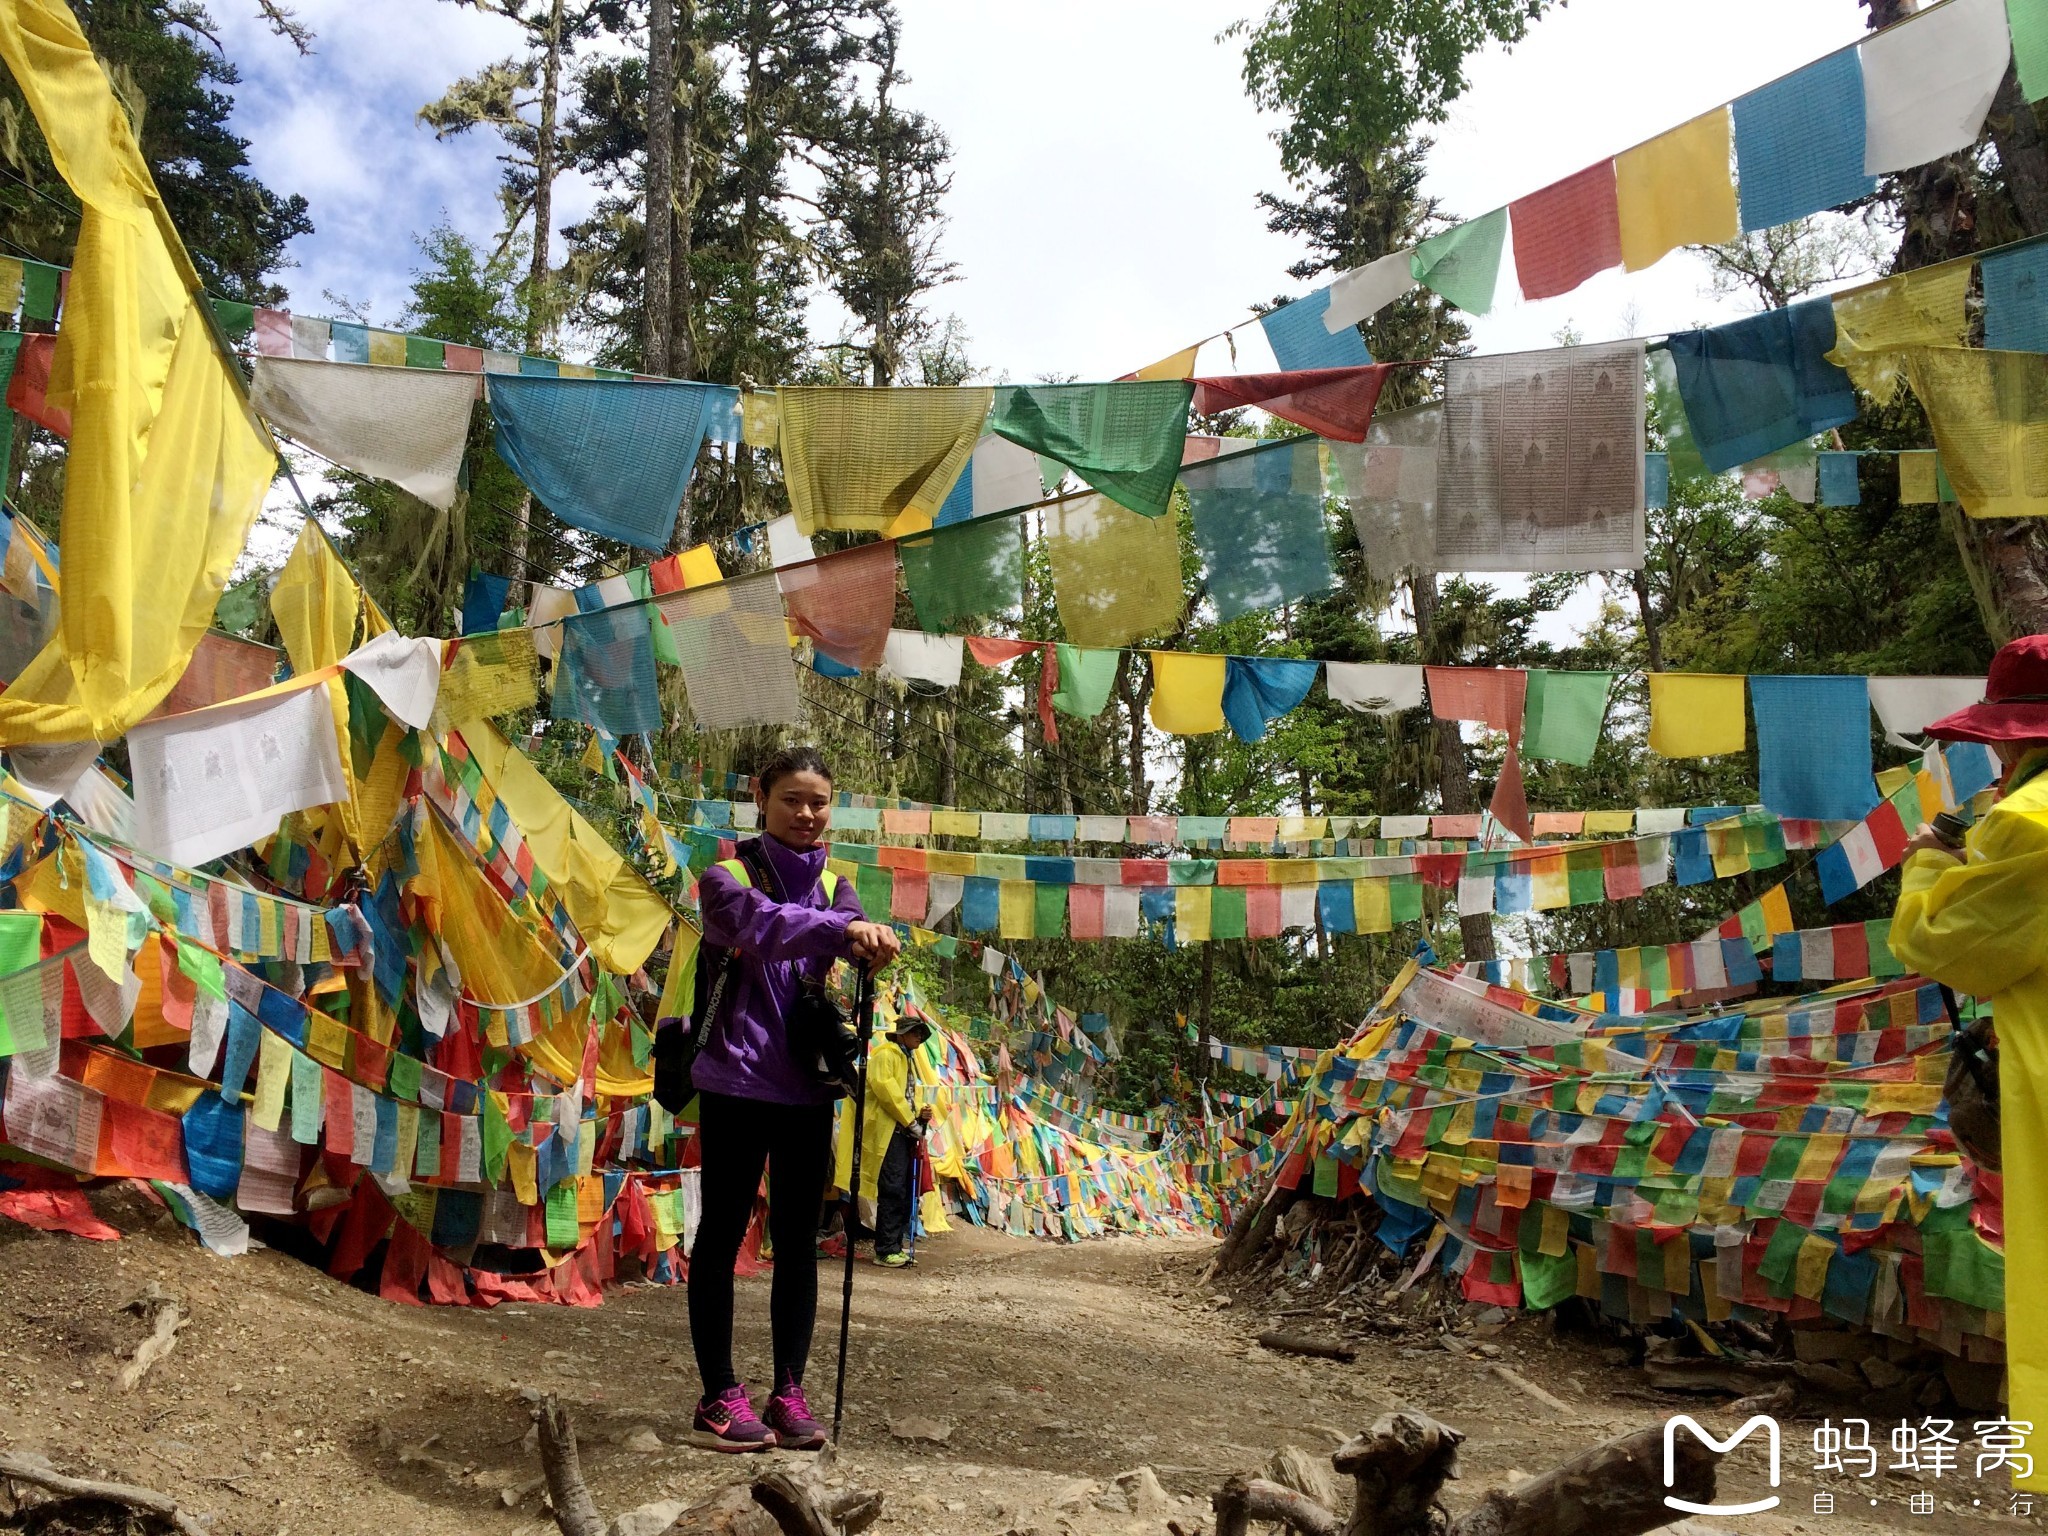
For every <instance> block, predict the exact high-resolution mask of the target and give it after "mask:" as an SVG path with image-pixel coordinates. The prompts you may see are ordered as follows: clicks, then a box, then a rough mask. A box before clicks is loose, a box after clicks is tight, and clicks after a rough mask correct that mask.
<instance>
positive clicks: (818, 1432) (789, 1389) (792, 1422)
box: [761, 1376, 825, 1451]
mask: <svg viewBox="0 0 2048 1536" xmlns="http://www.w3.org/2000/svg"><path fill="white" fill-rule="evenodd" d="M761 1416H762V1417H763V1418H764V1419H766V1420H767V1421H768V1428H769V1430H770V1431H771V1432H772V1433H773V1434H774V1436H775V1443H776V1444H777V1445H779V1446H781V1447H782V1449H784V1450H785V1451H821V1450H823V1449H824V1448H825V1428H824V1426H823V1425H822V1424H820V1423H819V1422H818V1421H817V1420H816V1419H814V1418H812V1417H811V1405H810V1401H809V1399H807V1398H806V1397H805V1396H804V1389H803V1386H802V1384H801V1383H799V1382H798V1381H797V1380H796V1379H795V1378H794V1377H791V1376H785V1377H783V1378H782V1380H781V1382H780V1383H779V1384H778V1385H777V1386H776V1388H775V1393H774V1395H773V1396H772V1397H770V1398H769V1399H768V1405H767V1408H766V1409H765V1410H764V1411H763V1413H762V1415H761Z"/></svg>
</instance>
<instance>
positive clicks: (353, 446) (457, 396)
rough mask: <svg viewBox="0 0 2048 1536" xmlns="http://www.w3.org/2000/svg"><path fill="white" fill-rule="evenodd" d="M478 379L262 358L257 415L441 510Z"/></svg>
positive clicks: (450, 490) (254, 398) (252, 389)
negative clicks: (374, 370) (375, 370)
mask: <svg viewBox="0 0 2048 1536" xmlns="http://www.w3.org/2000/svg"><path fill="white" fill-rule="evenodd" d="M476 394H477V390H476V380H474V379H471V378H466V377H464V376H462V375H460V374H438V373H429V372H425V371H422V370H418V369H400V370H394V371H392V372H389V373H384V372H372V371H370V370H367V369H364V368H354V367H345V366H343V365H342V364H339V363H311V362H300V361H298V360H296V359H293V358H284V357H259V358H257V359H256V362H255V365H254V369H253V373H252V378H251V382H250V385H249V401H250V404H252V405H254V406H255V408H256V412H257V414H258V415H260V416H261V417H262V418H263V419H264V420H265V421H267V422H268V423H270V425H271V427H272V428H273V429H274V430H276V431H277V432H278V433H280V434H281V435H283V436H285V437H288V438H290V439H291V440H292V441H293V442H295V443H298V444H300V445H301V446H303V447H306V448H310V449H312V450H313V452H315V453H317V454H319V455H320V456H321V457H323V458H328V459H332V460H333V461H334V462H335V463H337V464H339V465H341V466H342V467H343V468H345V469H352V470H355V471H357V472H358V473H359V474H364V475H368V476H370V477H371V478H372V479H375V480H385V481H388V482H390V483H391V484H393V485H395V486H397V487H398V488H399V489H400V490H403V491H408V492H410V493H411V494H412V495H414V496H417V497H418V498H419V499H420V500H421V501H424V502H425V503H426V504H427V505H428V506H430V507H437V508H439V509H440V510H442V511H444V512H445V511H446V510H447V509H448V508H449V507H451V506H453V505H454V504H455V496H456V490H457V485H456V479H457V476H458V475H459V474H460V473H461V471H462V455H463V450H464V449H465V448H467V447H468V445H469V418H470V413H471V410H472V408H473V407H474V406H475V404H476Z"/></svg>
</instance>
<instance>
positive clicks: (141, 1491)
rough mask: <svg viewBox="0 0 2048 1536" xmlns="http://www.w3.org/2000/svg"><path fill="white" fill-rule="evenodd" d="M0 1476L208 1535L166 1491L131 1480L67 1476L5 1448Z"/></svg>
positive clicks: (185, 1534)
mask: <svg viewBox="0 0 2048 1536" xmlns="http://www.w3.org/2000/svg"><path fill="white" fill-rule="evenodd" d="M0 1478H4V1479H5V1480H7V1481H8V1482H12V1483H26V1484H27V1485H28V1486H30V1487H32V1488H40V1489H42V1490H43V1491H44V1492H46V1493H54V1494H56V1495H57V1497H58V1499H59V1500H61V1501H64V1502H71V1501H77V1502H79V1503H81V1504H114V1505H118V1506H120V1507H121V1508H123V1509H129V1510H133V1511H134V1512H135V1513H137V1514H139V1515H145V1516H150V1517H153V1518H154V1519H155V1520H156V1521H158V1522H159V1523H160V1524H161V1525H164V1526H168V1527H169V1528H170V1529H172V1530H174V1531H177V1532H178V1533H179V1536H207V1528H206V1527H205V1526H204V1525H201V1524H200V1523H199V1522H198V1521H197V1520H195V1519H193V1518H192V1517H191V1516H190V1515H188V1514H186V1513H185V1512H184V1511H183V1510H181V1509H179V1508H178V1502H177V1500H175V1499H173V1498H172V1497H170V1495H168V1494H163V1493H158V1492H157V1491H156V1490H155V1489H153V1488H137V1487H136V1486H134V1485H133V1484H132V1483H102V1482H96V1481H94V1480H92V1479H90V1478H84V1477H66V1476H65V1475H64V1474H63V1473H61V1472H58V1471H56V1470H55V1469H54V1468H52V1467H50V1466H48V1465H47V1464H45V1463H44V1462H42V1461H41V1460H40V1459H39V1458H33V1459H32V1458H30V1457H27V1456H19V1455H15V1454H13V1453H11V1452H6V1451H0ZM43 1507H45V1508H47V1507H48V1506H47V1505H46V1506H43Z"/></svg>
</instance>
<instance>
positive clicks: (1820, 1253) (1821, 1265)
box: [1792, 1232, 1835, 1301]
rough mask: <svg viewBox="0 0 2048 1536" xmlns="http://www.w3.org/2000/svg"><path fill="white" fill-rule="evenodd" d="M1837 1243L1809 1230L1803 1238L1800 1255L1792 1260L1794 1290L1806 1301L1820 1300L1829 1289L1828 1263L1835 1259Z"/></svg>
mask: <svg viewBox="0 0 2048 1536" xmlns="http://www.w3.org/2000/svg"><path fill="white" fill-rule="evenodd" d="M1834 1257H1835V1245H1834V1244H1833V1243H1832V1242H1830V1241H1828V1239H1826V1238H1824V1237H1816V1236H1815V1235H1814V1234H1813V1233H1811V1232H1809V1233H1807V1234H1806V1236H1805V1237H1804V1238H1803V1239H1801V1241H1800V1244H1799V1256H1798V1257H1797V1258H1796V1259H1794V1260H1793V1262H1792V1290H1793V1293H1794V1294H1795V1295H1797V1296H1798V1297H1800V1299H1801V1300H1804V1301H1819V1300H1820V1298H1821V1295H1822V1293H1823V1292H1825V1291H1826V1289H1827V1283H1828V1265H1829V1264H1830V1263H1832V1262H1833V1261H1834Z"/></svg>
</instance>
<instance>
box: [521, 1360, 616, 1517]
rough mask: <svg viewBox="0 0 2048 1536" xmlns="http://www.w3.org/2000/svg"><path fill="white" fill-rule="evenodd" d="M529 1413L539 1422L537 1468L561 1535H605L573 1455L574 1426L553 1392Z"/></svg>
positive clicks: (588, 1488)
mask: <svg viewBox="0 0 2048 1536" xmlns="http://www.w3.org/2000/svg"><path fill="white" fill-rule="evenodd" d="M533 1417H534V1422H535V1423H536V1424H537V1425H539V1426H540V1469H541V1471H542V1473H543V1474H545V1476H546V1477H547V1480H548V1503H549V1505H550V1506H551V1507H552V1509H553V1510H554V1516H555V1524H556V1525H558V1526H560V1527H561V1528H562V1536H605V1522H604V1516H603V1515H601V1514H599V1513H598V1509H597V1501H596V1500H595V1499H593V1498H592V1497H591V1496H590V1484H588V1483H587V1482H585V1481H584V1480H583V1464H582V1462H581V1461H580V1460H579V1459H578V1457H577V1455H576V1429H575V1426H574V1425H572V1424H571V1423H570V1422H569V1416H568V1415H567V1414H566V1413H564V1412H563V1411H562V1405H561V1404H560V1403H559V1402H557V1401H556V1400H555V1394H554V1393H552V1392H550V1393H548V1395H547V1396H546V1397H543V1398H542V1399H541V1400H540V1406H539V1407H538V1408H536V1409H535V1410H534V1414H533Z"/></svg>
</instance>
